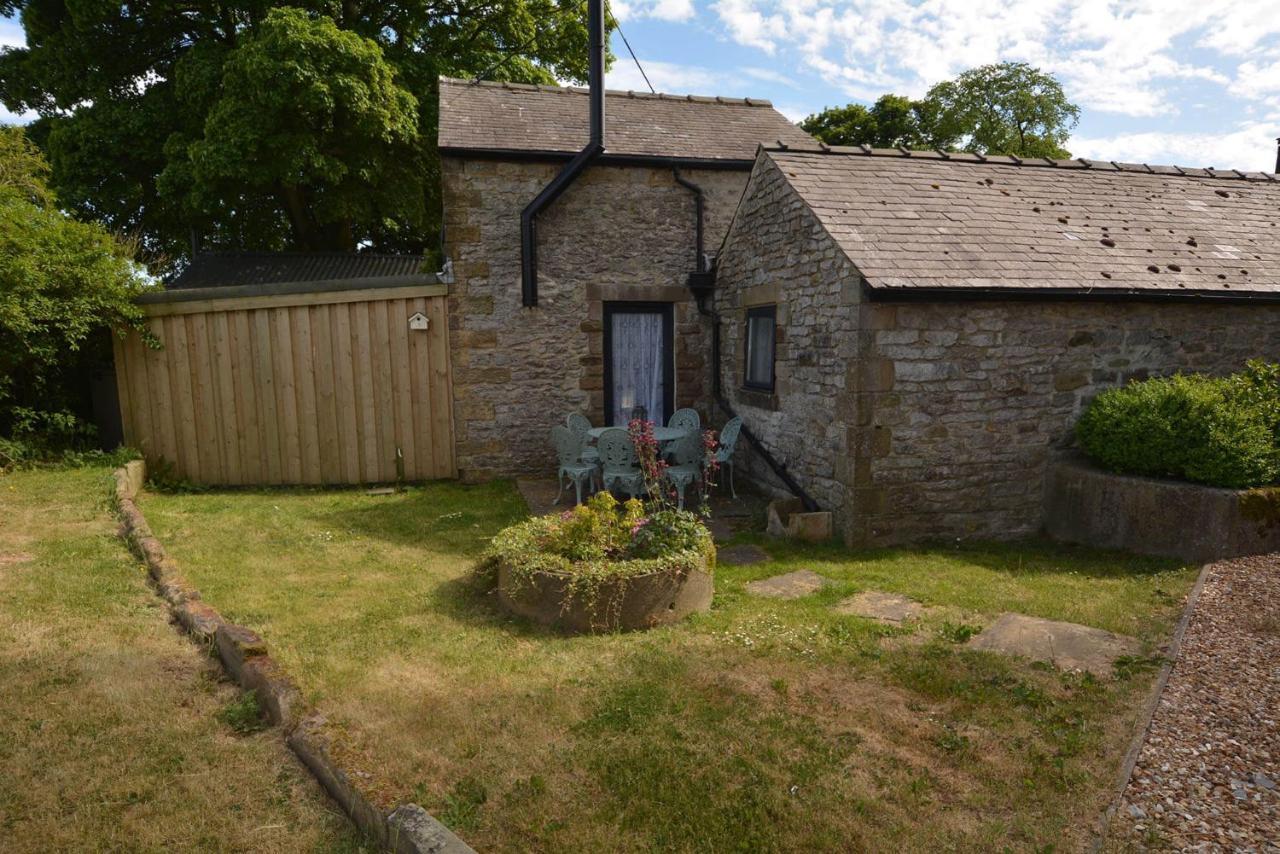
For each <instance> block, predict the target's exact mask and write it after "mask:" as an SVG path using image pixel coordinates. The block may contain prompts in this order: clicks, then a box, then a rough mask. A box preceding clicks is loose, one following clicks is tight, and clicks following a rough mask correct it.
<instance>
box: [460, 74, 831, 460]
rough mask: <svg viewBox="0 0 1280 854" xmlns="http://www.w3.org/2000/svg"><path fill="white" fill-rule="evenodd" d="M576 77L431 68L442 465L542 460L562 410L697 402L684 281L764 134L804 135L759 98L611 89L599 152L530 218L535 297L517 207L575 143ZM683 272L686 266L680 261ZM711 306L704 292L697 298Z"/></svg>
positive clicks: (705, 323) (585, 111)
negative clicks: (449, 417)
mask: <svg viewBox="0 0 1280 854" xmlns="http://www.w3.org/2000/svg"><path fill="white" fill-rule="evenodd" d="M590 97H591V96H590V93H589V91H588V90H586V89H577V88H558V87H552V86H532V85H522V84H514V83H483V82H482V83H472V82H469V81H461V80H450V79H442V80H441V81H440V130H439V145H440V153H441V173H442V177H443V188H444V221H445V251H446V255H447V257H448V258H449V259H450V261H451V262H452V265H453V272H454V283H453V284H452V286H451V287H450V294H449V317H450V347H451V356H452V359H451V360H452V369H453V387H454V424H455V431H456V433H455V449H456V461H457V466H458V469H459V471H460V472H461V474H462V476H463V477H464V478H468V479H480V478H485V477H493V476H501V475H510V474H515V473H521V472H530V471H534V472H544V471H545V470H546V469H547V468H548V466H550V465H551V459H552V457H551V449H550V447H549V445H548V442H547V431H548V430H549V428H550V426H551V425H552V424H553V423H557V422H559V421H560V420H561V419H563V417H564V415H565V413H567V412H571V411H576V412H583V413H586V414H587V415H588V416H589V417H590V418H591V420H592V421H593V422H594V423H596V424H598V425H604V424H625V418H626V415H625V414H626V413H628V412H629V411H630V410H631V408H632V407H634V406H636V405H642V406H645V408H646V410H647V411H648V412H649V414H650V416H651V417H653V418H655V419H658V420H661V419H664V418H665V417H666V416H668V415H669V414H670V413H671V411H672V410H673V409H675V408H679V407H685V406H691V407H695V408H697V409H699V410H701V411H702V414H703V415H704V417H705V416H709V415H710V414H711V412H710V410H709V404H710V388H709V379H710V363H709V359H710V346H711V328H712V326H711V323H710V322H709V320H708V319H707V318H706V317H703V316H701V315H700V313H699V301H698V299H697V298H695V291H694V290H691V285H692V286H693V287H694V288H695V289H696V288H697V287H698V286H699V284H700V283H704V284H705V283H709V276H708V275H707V271H708V270H709V269H710V266H709V262H708V258H707V257H704V256H707V255H709V254H710V253H711V252H712V251H713V250H714V249H715V248H716V247H718V246H719V244H720V242H721V240H722V238H723V237H724V234H725V230H726V228H727V227H728V224H729V220H730V217H731V216H732V214H733V211H734V209H735V207H736V206H737V204H738V200H739V198H740V197H741V195H742V191H743V188H744V187H745V186H746V184H747V178H748V175H749V174H750V172H751V168H752V164H753V163H754V161H755V158H756V150H757V148H758V147H759V146H760V144H761V143H769V144H777V143H779V142H782V143H786V144H802V145H804V144H811V143H812V140H811V139H810V138H809V137H808V136H807V135H806V134H804V133H803V132H802V131H800V130H799V129H798V128H796V127H795V126H794V125H793V124H792V123H791V122H789V121H788V120H787V119H786V118H785V117H784V116H782V115H781V114H780V113H778V112H777V111H775V110H774V109H773V108H772V107H771V106H770V105H769V102H767V101H758V100H755V99H750V100H735V99H728V98H703V97H693V96H672V95H649V94H639V93H632V92H609V93H608V94H607V95H606V96H604V97H603V100H604V102H605V110H604V112H605V115H607V117H608V121H607V129H606V130H605V133H604V140H603V141H604V151H603V153H602V154H601V155H600V156H599V157H598V158H596V159H595V160H594V161H593V162H592V164H591V165H590V166H589V167H588V168H586V170H585V171H584V172H583V173H582V174H581V175H580V176H579V177H578V178H577V180H576V181H574V182H573V183H572V184H571V185H570V186H568V188H567V189H566V190H565V191H564V192H563V195H561V196H560V197H559V198H558V199H556V200H555V202H554V203H553V204H551V205H550V206H549V207H548V208H547V209H546V210H545V211H543V212H542V214H541V215H540V216H539V218H538V222H537V237H536V251H537V256H538V259H539V262H538V263H539V269H538V272H537V299H536V305H534V306H530V305H527V304H526V302H527V300H525V299H522V270H521V257H522V253H521V211H522V209H524V208H525V207H526V206H527V205H528V204H529V203H530V201H531V200H532V199H534V198H535V197H536V196H538V194H539V192H540V191H541V190H542V189H543V188H544V187H546V186H547V185H548V184H549V183H550V182H552V180H553V179H554V178H555V176H556V175H557V173H558V172H559V171H560V170H561V169H562V168H563V167H564V164H565V163H566V161H569V159H570V158H571V157H573V156H574V153H575V152H577V151H579V149H581V148H582V147H583V144H584V142H586V140H587V139H588V135H589V129H588V121H589V114H590V111H589V108H588V101H589V98H590ZM691 274H692V275H691ZM705 307H706V309H707V310H709V309H710V305H709V304H706V305H705Z"/></svg>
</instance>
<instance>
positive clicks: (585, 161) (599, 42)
mask: <svg viewBox="0 0 1280 854" xmlns="http://www.w3.org/2000/svg"><path fill="white" fill-rule="evenodd" d="M587 38H588V42H589V50H590V56H589V57H588V59H589V65H588V81H589V85H590V90H591V91H590V94H589V96H588V97H589V100H590V102H591V123H590V141H589V142H588V143H587V145H586V147H585V148H583V149H582V150H581V151H579V152H578V153H577V154H576V155H575V156H574V158H573V159H572V160H570V161H569V162H568V164H566V165H565V167H564V168H563V169H561V170H560V173H559V174H558V175H556V177H554V178H552V179H551V183H550V184H548V185H547V186H545V187H543V188H542V192H540V193H538V195H537V196H536V197H535V198H534V200H533V201H531V202H529V204H528V205H526V206H525V209H524V210H523V211H521V212H520V291H521V299H522V300H523V302H524V304H525V305H526V306H528V307H530V308H532V307H533V306H536V305H537V304H538V234H537V230H536V228H535V225H536V222H535V220H536V217H537V216H538V214H539V213H541V212H542V210H543V209H544V208H546V207H547V206H548V205H550V204H551V203H552V202H554V201H555V200H556V199H557V198H559V197H560V194H561V193H563V192H564V191H565V190H566V189H568V187H569V185H570V184H572V183H573V182H574V181H575V180H577V177H578V176H579V175H580V174H582V172H583V170H584V169H586V168H587V166H589V165H590V164H591V162H592V161H593V160H595V159H596V158H597V157H599V156H600V154H601V153H602V152H603V151H604V0H588V2H587Z"/></svg>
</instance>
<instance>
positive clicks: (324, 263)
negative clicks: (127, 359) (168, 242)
mask: <svg viewBox="0 0 1280 854" xmlns="http://www.w3.org/2000/svg"><path fill="white" fill-rule="evenodd" d="M424 262H425V259H424V256H422V255H384V254H376V253H360V254H356V253H351V252H202V253H200V254H198V255H196V256H195V257H194V258H192V259H191V261H190V263H188V264H187V266H186V267H185V268H184V269H183V270H182V272H180V273H178V275H177V276H175V277H174V278H173V279H171V280H170V281H168V282H166V283H165V288H166V289H167V290H182V289H187V288H220V287H233V286H238V285H271V284H280V283H283V282H332V281H342V280H348V279H377V278H385V277H392V276H413V275H417V274H420V273H422V272H423V269H422V267H423V263H424Z"/></svg>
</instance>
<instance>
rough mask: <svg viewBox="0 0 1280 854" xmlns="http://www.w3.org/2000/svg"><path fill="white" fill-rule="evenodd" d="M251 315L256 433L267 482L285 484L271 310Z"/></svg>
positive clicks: (260, 310)
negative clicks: (255, 391)
mask: <svg viewBox="0 0 1280 854" xmlns="http://www.w3.org/2000/svg"><path fill="white" fill-rule="evenodd" d="M251 314H252V317H253V364H254V376H255V377H256V379H257V383H256V384H257V394H258V413H259V419H258V430H259V432H258V436H259V441H261V443H262V452H263V457H264V459H265V461H266V467H267V482H268V483H284V482H285V476H284V451H283V450H282V448H281V442H280V430H279V428H278V426H277V425H278V423H279V422H278V421H277V418H278V416H277V413H276V372H275V362H274V359H273V358H272V357H273V353H272V351H271V312H270V310H268V309H257V310H256V311H253V312H251Z"/></svg>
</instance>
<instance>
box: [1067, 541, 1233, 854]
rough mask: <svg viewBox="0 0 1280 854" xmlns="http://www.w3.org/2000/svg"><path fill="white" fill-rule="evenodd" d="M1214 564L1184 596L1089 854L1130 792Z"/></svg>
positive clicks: (1099, 845)
mask: <svg viewBox="0 0 1280 854" xmlns="http://www.w3.org/2000/svg"><path fill="white" fill-rule="evenodd" d="M1212 566H1213V563H1206V564H1204V565H1203V566H1201V567H1200V574H1199V575H1198V576H1196V583H1195V585H1194V586H1192V588H1191V592H1190V593H1189V594H1187V603H1186V604H1185V605H1184V606H1183V607H1182V616H1181V617H1179V618H1178V625H1177V626H1175V627H1174V630H1173V637H1172V638H1171V639H1170V641H1169V650H1168V655H1167V656H1165V663H1164V666H1163V667H1161V668H1160V675H1159V676H1158V677H1156V683H1155V686H1154V687H1153V688H1152V690H1151V695H1150V696H1149V697H1147V702H1146V705H1144V706H1143V709H1142V717H1141V721H1142V726H1141V727H1139V728H1138V731H1137V732H1136V733H1135V734H1134V736H1133V739H1132V740H1131V741H1130V742H1129V750H1128V751H1127V752H1126V753H1125V755H1124V764H1122V765H1121V766H1120V774H1119V775H1118V779H1117V782H1116V789H1115V793H1114V794H1113V795H1112V796H1111V803H1110V804H1108V805H1107V808H1106V810H1104V811H1103V813H1102V816H1101V818H1100V819H1099V821H1098V825H1097V827H1096V829H1095V831H1094V839H1093V844H1092V845H1090V847H1089V850H1090V851H1091V852H1092V854H1097V852H1099V851H1101V850H1102V846H1103V845H1105V844H1106V841H1107V834H1108V832H1110V830H1111V821H1112V820H1113V819H1114V818H1115V816H1116V813H1117V812H1119V810H1120V804H1121V803H1122V802H1123V801H1124V793H1125V791H1126V790H1128V788H1129V778H1130V777H1131V776H1133V769H1134V768H1136V767H1137V765H1138V757H1139V756H1140V755H1141V753H1142V745H1144V744H1146V742H1147V734H1148V733H1149V732H1150V730H1151V721H1152V720H1154V719H1155V716H1156V710H1157V709H1159V707H1160V698H1161V697H1162V696H1164V689H1165V686H1166V685H1168V684H1169V677H1170V675H1172V673H1173V668H1174V666H1175V665H1176V664H1177V663H1178V655H1179V654H1180V653H1181V651H1182V639H1183V638H1184V637H1185V636H1186V634H1187V626H1189V625H1190V624H1191V617H1192V615H1193V614H1194V613H1195V610H1196V603H1197V602H1199V601H1200V592H1201V591H1202V590H1204V585H1205V581H1206V580H1208V577H1209V570H1210V568H1211V567H1212Z"/></svg>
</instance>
